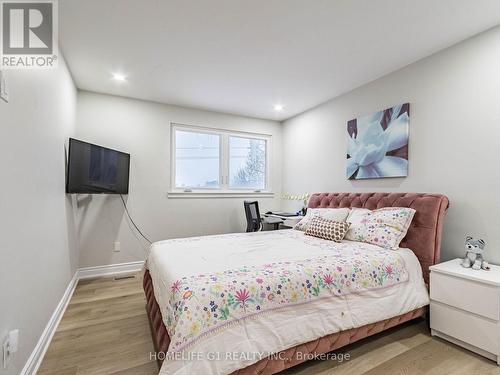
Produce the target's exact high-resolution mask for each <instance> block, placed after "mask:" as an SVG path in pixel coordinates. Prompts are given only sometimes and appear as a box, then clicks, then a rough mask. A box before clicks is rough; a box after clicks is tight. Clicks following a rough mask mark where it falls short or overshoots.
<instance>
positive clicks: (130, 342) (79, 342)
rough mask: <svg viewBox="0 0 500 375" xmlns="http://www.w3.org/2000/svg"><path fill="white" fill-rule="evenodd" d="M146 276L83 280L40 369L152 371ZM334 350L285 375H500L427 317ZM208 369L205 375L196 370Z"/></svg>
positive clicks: (49, 373)
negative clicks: (344, 356)
mask: <svg viewBox="0 0 500 375" xmlns="http://www.w3.org/2000/svg"><path fill="white" fill-rule="evenodd" d="M145 301H146V300H145V297H144V293H143V291H142V276H141V275H135V278H133V279H124V280H114V279H109V278H108V279H105V278H102V279H96V280H91V281H81V282H80V283H79V284H78V286H77V288H76V291H75V294H74V295H73V298H72V299H71V302H70V304H69V306H68V309H67V310H66V313H65V314H64V317H63V319H62V321H61V324H60V325H59V328H58V329H57V332H56V334H55V335H54V339H53V340H52V343H51V344H50V347H49V349H48V351H47V354H46V356H45V359H44V361H43V363H42V366H41V368H40V370H39V372H38V374H39V375H83V374H85V375H88V374H96V375H104V374H109V375H111V374H112V375H150V374H151V375H153V374H158V368H157V365H156V362H154V361H151V360H150V352H153V351H154V348H153V343H152V340H151V333H150V330H149V323H148V319H147V316H146V312H145ZM337 353H349V354H350V358H351V359H350V360H349V361H345V362H343V363H339V362H337V361H333V360H327V361H312V362H308V363H305V364H302V365H300V366H297V367H295V368H292V369H289V370H287V371H285V372H283V374H286V375H312V374H321V375H330V374H335V375H347V374H349V375H358V374H359V375H361V374H363V375H388V374H400V375H413V374H415V375H424V374H429V375H430V374H432V375H443V374H457V375H474V374H477V375H487V374H498V375H500V367H497V365H496V364H495V363H494V362H492V361H489V360H487V359H484V358H482V357H480V356H478V355H475V354H473V353H471V352H468V351H466V350H464V349H461V348H459V347H457V346H455V345H453V344H449V343H447V342H445V341H443V340H440V339H437V338H433V337H430V335H429V332H428V329H427V324H426V322H425V321H423V320H418V321H415V322H411V323H407V324H405V325H403V326H401V327H397V328H394V329H392V330H389V331H387V332H384V333H382V334H379V335H376V336H374V337H371V338H367V339H365V340H362V341H361V342H358V343H355V344H352V345H350V346H348V347H346V348H343V349H341V350H339V351H338V352H337ZM193 375H203V374H193Z"/></svg>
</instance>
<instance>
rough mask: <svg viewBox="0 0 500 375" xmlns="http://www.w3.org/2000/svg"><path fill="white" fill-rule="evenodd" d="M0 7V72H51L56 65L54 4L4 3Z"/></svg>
mask: <svg viewBox="0 0 500 375" xmlns="http://www.w3.org/2000/svg"><path fill="white" fill-rule="evenodd" d="M0 5H1V20H2V27H1V33H2V35H1V38H0V40H1V43H2V46H1V52H2V56H1V68H3V69H33V68H52V67H54V66H56V65H57V2H56V1H55V0H39V1H33V0H31V1H19V0H18V1H12V0H11V1H8V0H0Z"/></svg>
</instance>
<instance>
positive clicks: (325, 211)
mask: <svg viewBox="0 0 500 375" xmlns="http://www.w3.org/2000/svg"><path fill="white" fill-rule="evenodd" d="M350 211H351V210H350V209H349V208H308V209H307V213H306V216H304V218H303V219H302V220H301V221H299V222H298V223H297V224H296V225H295V226H294V227H293V229H297V230H301V231H305V230H306V229H307V226H308V225H309V224H310V223H311V221H312V219H313V218H315V217H321V218H323V219H328V220H335V221H339V222H345V221H346V219H347V215H349V212H350Z"/></svg>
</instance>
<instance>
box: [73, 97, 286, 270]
mask: <svg viewBox="0 0 500 375" xmlns="http://www.w3.org/2000/svg"><path fill="white" fill-rule="evenodd" d="M171 122H174V123H181V124H187V125H198V126H207V127H214V128H222V129H231V130H239V131H250V132H256V133H263V134H270V135H272V144H273V153H272V156H273V161H272V167H273V176H272V185H273V190H274V191H276V192H277V194H276V195H275V198H265V199H259V201H260V205H261V211H266V210H269V209H276V208H278V207H279V195H280V194H279V193H280V191H281V170H280V167H281V153H282V151H281V124H280V123H278V122H274V121H265V120H257V119H252V118H245V117H239V116H233V115H225V114H220V113H215V112H208V111H201V110H194V109H188V108H182V107H176V106H170V105H164V104H156V103H152V102H146V101H140V100H134V99H126V98H121V97H116V96H109V95H100V94H95V93H90V92H84V91H80V92H79V93H78V110H77V129H76V138H79V139H82V140H85V141H88V142H91V143H96V144H99V145H103V146H107V147H110V148H114V149H118V150H121V151H124V152H128V153H130V154H131V172H130V173H131V174H130V191H129V193H130V194H129V196H128V198H127V200H128V201H127V205H128V206H129V210H130V212H131V214H132V216H133V218H134V220H135V221H136V223H137V224H138V225H139V226H140V228H141V229H142V230H143V232H144V233H145V234H146V235H147V236H149V237H150V238H151V239H152V240H153V241H158V240H161V239H168V238H175V237H186V236H195V235H205V234H215V233H228V232H240V231H243V230H244V229H245V224H244V223H245V218H244V210H243V200H244V198H217V199H172V198H168V197H167V192H168V190H169V187H170V123H171ZM78 200H79V202H80V203H79V204H78V205H79V209H78V218H79V219H78V220H79V241H80V266H81V267H86V266H96V265H106V264H115V263H122V262H130V261H137V260H143V259H144V257H145V251H146V249H147V244H146V243H145V242H144V241H143V240H141V239H140V238H138V237H137V236H136V235H135V234H134V232H133V231H132V230H131V226H130V224H129V222H128V220H127V219H126V216H125V214H124V210H123V207H122V203H121V201H120V198H119V197H118V196H113V195H102V196H100V195H93V196H83V195H82V196H79V197H78ZM115 241H119V242H120V243H121V252H117V253H115V252H113V243H114V242H115Z"/></svg>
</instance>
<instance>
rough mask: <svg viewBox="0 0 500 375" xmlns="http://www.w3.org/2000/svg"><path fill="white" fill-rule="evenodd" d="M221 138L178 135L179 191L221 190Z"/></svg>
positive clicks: (186, 133)
mask: <svg viewBox="0 0 500 375" xmlns="http://www.w3.org/2000/svg"><path fill="white" fill-rule="evenodd" d="M220 139H221V137H220V135H218V134H211V133H201V132H194V131H185V130H177V131H176V132H175V187H176V188H218V187H220V169H219V166H220Z"/></svg>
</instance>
